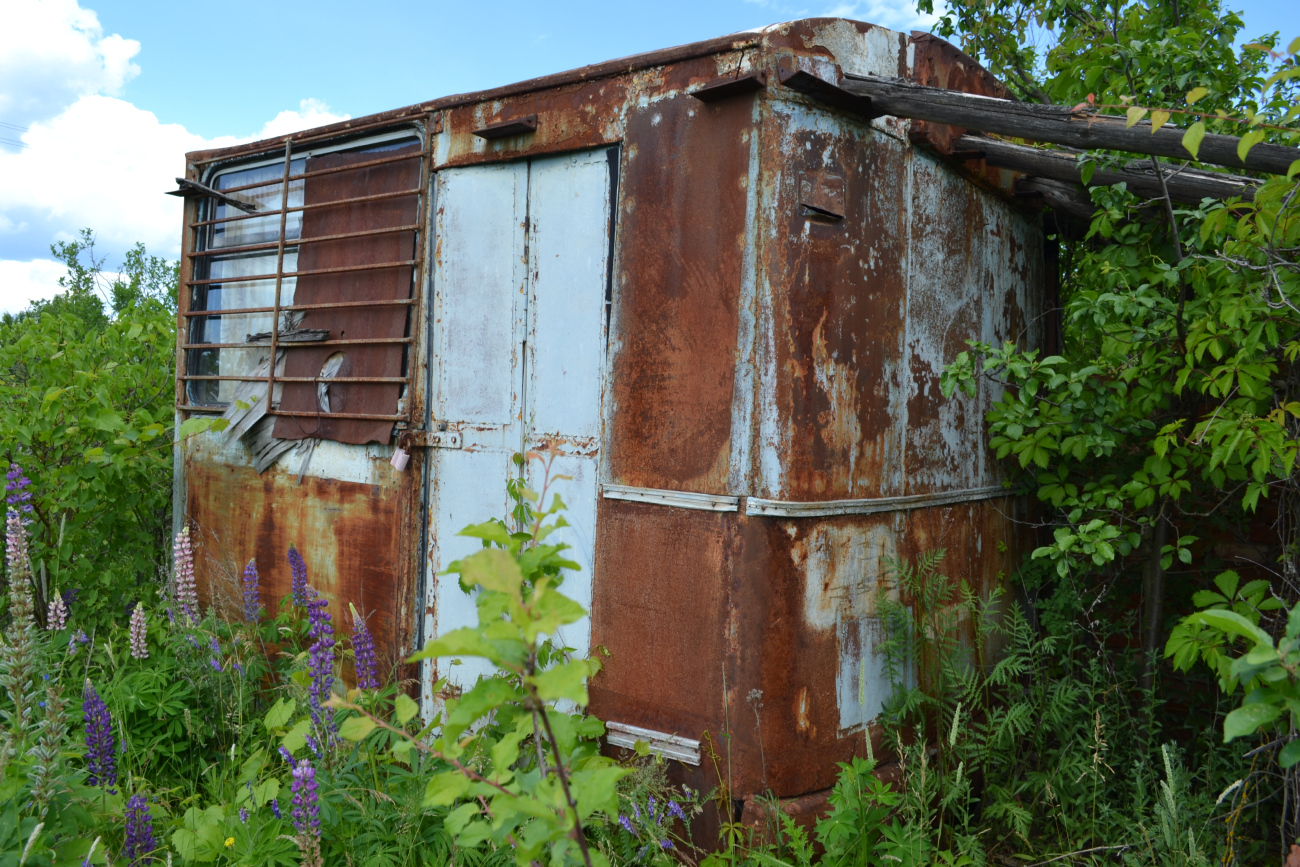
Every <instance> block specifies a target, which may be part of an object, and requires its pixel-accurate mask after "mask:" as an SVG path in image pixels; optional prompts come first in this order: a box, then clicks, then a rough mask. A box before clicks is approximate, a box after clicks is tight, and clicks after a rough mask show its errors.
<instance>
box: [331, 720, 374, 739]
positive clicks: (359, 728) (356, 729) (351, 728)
mask: <svg viewBox="0 0 1300 867" xmlns="http://www.w3.org/2000/svg"><path fill="white" fill-rule="evenodd" d="M374 730H375V721H374V720H372V719H371V718H370V717H368V716H352V717H348V718H347V719H345V720H344V721H343V724H342V725H340V726H339V734H340V735H342V736H343V737H345V738H347V739H348V740H350V741H363V740H365V739H366V735H368V734H370V733H371V732H372V731H374Z"/></svg>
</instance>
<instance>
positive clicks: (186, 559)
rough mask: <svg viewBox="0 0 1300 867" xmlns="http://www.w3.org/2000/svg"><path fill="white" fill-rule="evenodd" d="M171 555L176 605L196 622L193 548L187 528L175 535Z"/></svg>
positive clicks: (197, 605) (196, 599) (196, 590)
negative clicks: (173, 564)
mask: <svg viewBox="0 0 1300 867" xmlns="http://www.w3.org/2000/svg"><path fill="white" fill-rule="evenodd" d="M172 554H173V560H174V563H175V575H176V577H175V581H176V587H175V593H176V604H177V605H179V606H180V609H181V612H182V613H183V614H184V615H185V616H186V617H188V618H189V619H190V620H198V618H199V591H198V587H197V586H196V585H195V583H194V546H193V545H191V544H190V528H189V527H186V528H185V529H183V530H181V531H180V532H179V533H177V534H176V544H175V546H174V548H173V549H172Z"/></svg>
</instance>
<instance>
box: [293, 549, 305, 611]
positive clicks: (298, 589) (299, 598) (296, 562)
mask: <svg viewBox="0 0 1300 867" xmlns="http://www.w3.org/2000/svg"><path fill="white" fill-rule="evenodd" d="M289 572H290V574H291V575H292V576H293V578H292V580H291V582H290V584H289V589H290V592H291V593H292V595H293V604H294V605H297V606H298V607H299V608H306V607H307V564H306V563H304V562H303V559H302V555H301V554H299V553H298V549H297V548H295V547H293V546H292V545H290V546H289Z"/></svg>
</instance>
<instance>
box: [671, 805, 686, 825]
mask: <svg viewBox="0 0 1300 867" xmlns="http://www.w3.org/2000/svg"><path fill="white" fill-rule="evenodd" d="M668 812H669V813H671V814H673V815H674V816H676V817H677V818H678V819H681V820H682V821H683V822H685V821H686V813H685V812H684V811H683V810H682V808H681V807H680V806H678V804H677V802H676V801H669V802H668Z"/></svg>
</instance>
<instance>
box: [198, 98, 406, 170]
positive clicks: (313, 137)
mask: <svg viewBox="0 0 1300 867" xmlns="http://www.w3.org/2000/svg"><path fill="white" fill-rule="evenodd" d="M430 111H431V110H430V109H426V110H423V111H417V112H415V113H414V114H409V115H406V116H397V117H385V118H383V119H382V120H376V121H373V122H371V123H364V124H358V125H357V126H350V127H343V128H341V129H336V128H334V127H335V125H334V124H331V125H330V126H328V127H326V128H325V130H324V131H322V132H318V133H299V134H294V135H291V136H289V139H291V140H292V141H291V144H293V145H294V146H295V147H297V146H299V145H305V144H312V143H315V142H319V141H324V140H328V139H332V138H337V139H342V138H350V137H352V136H355V135H357V134H359V133H363V132H369V131H371V130H383V129H385V128H388V129H391V130H392V131H393V132H399V131H401V130H402V129H403V128H404V127H409V126H412V125H414V124H421V125H423V124H424V123H425V122H426V121H427V120H428V119H429V114H430ZM340 123H347V121H341V122H340ZM237 147H238V146H237V145H236V146H235V148H237ZM235 148H221V149H220V150H217V151H210V152H209V153H213V154H214V155H213V156H210V157H207V158H206V159H201V160H195V161H194V165H196V166H205V165H208V164H209V163H216V162H221V161H222V160H227V159H232V158H233V157H235V156H237V157H240V158H243V157H250V156H251V157H255V156H270V155H273V154H283V153H284V145H282V144H277V145H274V146H272V147H268V148H266V149H265V150H258V149H257V143H256V142H254V143H253V144H252V145H251V146H249V150H248V152H247V153H236V154H231V153H230V151H232V150H234V149H235Z"/></svg>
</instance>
